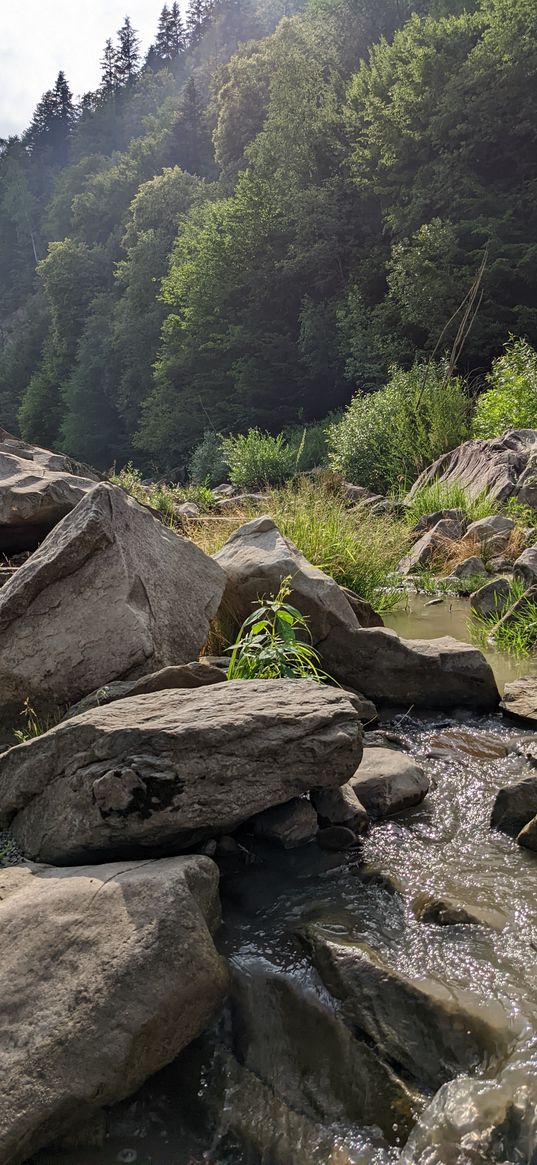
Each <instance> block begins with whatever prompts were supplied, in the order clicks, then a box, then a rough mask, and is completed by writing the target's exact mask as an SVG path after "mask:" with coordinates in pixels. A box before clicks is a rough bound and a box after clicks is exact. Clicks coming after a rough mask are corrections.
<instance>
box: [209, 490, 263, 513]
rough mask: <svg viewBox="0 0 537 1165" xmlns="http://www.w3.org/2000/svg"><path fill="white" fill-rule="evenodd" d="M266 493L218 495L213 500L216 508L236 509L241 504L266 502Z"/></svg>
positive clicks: (248, 504) (223, 509)
mask: <svg viewBox="0 0 537 1165" xmlns="http://www.w3.org/2000/svg"><path fill="white" fill-rule="evenodd" d="M266 500H267V498H266V494H236V495H235V496H229V497H222V496H221V495H220V497H218V498H217V499H216V502H215V509H216V510H222V511H225V510H237V509H240V508H241V507H242V506H259V505H264V504H265V503H266Z"/></svg>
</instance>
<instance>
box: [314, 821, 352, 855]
mask: <svg viewBox="0 0 537 1165" xmlns="http://www.w3.org/2000/svg"><path fill="white" fill-rule="evenodd" d="M356 841H357V837H356V833H355V831H354V829H350V828H349V827H348V826H347V825H327V827H326V829H320V830H319V832H318V834H317V842H318V844H319V846H320V848H321V849H324V850H327V851H328V853H339V852H340V851H341V850H346V849H352V847H353V846H355V845H356Z"/></svg>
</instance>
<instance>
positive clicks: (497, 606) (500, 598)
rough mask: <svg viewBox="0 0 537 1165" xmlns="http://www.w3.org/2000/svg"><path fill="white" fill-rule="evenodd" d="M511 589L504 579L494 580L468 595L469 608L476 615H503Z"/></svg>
mask: <svg viewBox="0 0 537 1165" xmlns="http://www.w3.org/2000/svg"><path fill="white" fill-rule="evenodd" d="M510 596H511V587H510V585H509V582H508V580H507V579H506V578H495V579H492V580H491V582H488V583H485V585H484V586H483V587H480V588H479V590H478V591H474V593H473V594H472V595H470V607H471V608H472V611H474V612H475V614H476V615H481V616H484V617H489V616H490V615H497V616H498V619H499V618H500V617H501V616H502V615H503V613H504V611H505V609H506V607H507V606H508V604H509V600H510Z"/></svg>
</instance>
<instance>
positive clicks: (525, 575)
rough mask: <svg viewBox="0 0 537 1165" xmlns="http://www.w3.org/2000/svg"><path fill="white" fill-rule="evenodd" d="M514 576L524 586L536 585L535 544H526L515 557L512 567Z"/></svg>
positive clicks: (536, 558) (536, 560) (536, 554)
mask: <svg viewBox="0 0 537 1165" xmlns="http://www.w3.org/2000/svg"><path fill="white" fill-rule="evenodd" d="M513 570H514V575H515V578H516V579H518V580H519V581H520V582H523V583H524V585H525V586H526V587H534V586H536V585H537V546H528V548H527V549H526V550H523V551H522V554H521V555H519V557H518V558H517V560H516V562H515V564H514V567H513Z"/></svg>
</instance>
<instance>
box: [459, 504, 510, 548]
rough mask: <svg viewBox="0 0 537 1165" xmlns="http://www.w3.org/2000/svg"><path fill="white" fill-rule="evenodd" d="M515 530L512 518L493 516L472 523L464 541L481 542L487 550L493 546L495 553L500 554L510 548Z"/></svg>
mask: <svg viewBox="0 0 537 1165" xmlns="http://www.w3.org/2000/svg"><path fill="white" fill-rule="evenodd" d="M514 528H515V523H514V522H513V520H512V518H504V517H503V515H502V514H492V515H491V517H490V518H480V519H479V521H478V522H472V524H471V526H468V529H467V531H466V534H465V535H464V541H465V542H472V543H473V542H479V544H480V545H481V546H483V547H484V548H485V549H486V548H487V547H491V546H493V547H494V551H495V553H496V554H499V553H501V552H502V551H504V550H505V548H506V547H507V546H508V544H509V540H510V538H511V534H512V533H513V530H514Z"/></svg>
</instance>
